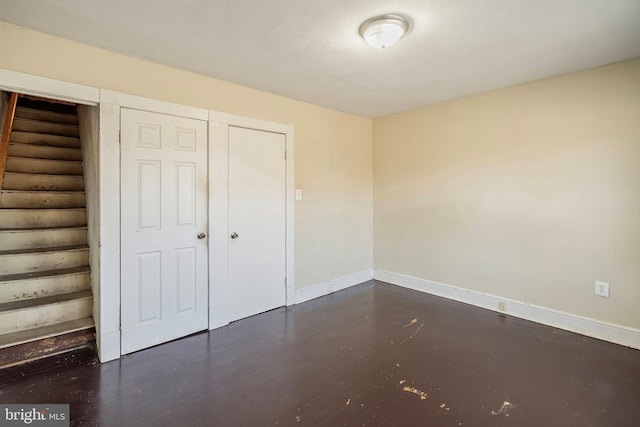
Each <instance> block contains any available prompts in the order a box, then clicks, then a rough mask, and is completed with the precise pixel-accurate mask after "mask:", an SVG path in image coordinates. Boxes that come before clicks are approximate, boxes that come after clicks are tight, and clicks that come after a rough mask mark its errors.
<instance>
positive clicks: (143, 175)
mask: <svg viewBox="0 0 640 427" xmlns="http://www.w3.org/2000/svg"><path fill="white" fill-rule="evenodd" d="M120 126H121V137H120V138H121V153H122V158H121V185H122V188H121V328H122V334H121V346H122V347H121V353H122V354H127V353H131V352H133V351H136V350H140V349H142V348H146V347H150V346H153V345H156V344H160V343H163V342H167V341H170V340H173V339H176V338H180V337H183V336H185V335H188V334H191V333H194V332H198V331H201V330H205V329H207V326H208V269H207V239H206V235H205V234H204V233H207V122H205V121H200V120H194V119H188V118H183V117H175V116H170V115H165V114H159V113H150V112H145V111H138V110H130V109H125V108H123V109H121V123H120Z"/></svg>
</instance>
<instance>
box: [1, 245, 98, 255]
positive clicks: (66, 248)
mask: <svg viewBox="0 0 640 427" xmlns="http://www.w3.org/2000/svg"><path fill="white" fill-rule="evenodd" d="M78 249H89V246H88V245H71V246H52V247H50V248H33V249H17V250H9V251H0V255H24V254H33V253H45V252H62V251H73V250H78Z"/></svg>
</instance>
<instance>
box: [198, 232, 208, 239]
mask: <svg viewBox="0 0 640 427" xmlns="http://www.w3.org/2000/svg"><path fill="white" fill-rule="evenodd" d="M205 237H207V235H206V234H204V233H198V239H200V240H202V239H204V238H205Z"/></svg>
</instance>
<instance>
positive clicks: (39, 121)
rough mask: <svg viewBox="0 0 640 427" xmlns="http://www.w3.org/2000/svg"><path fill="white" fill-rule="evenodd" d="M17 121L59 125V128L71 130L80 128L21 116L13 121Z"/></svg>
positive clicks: (75, 125)
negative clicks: (65, 127)
mask: <svg viewBox="0 0 640 427" xmlns="http://www.w3.org/2000/svg"><path fill="white" fill-rule="evenodd" d="M16 121H21V122H24V123H46V124H53V125H59V126H68V127H70V128H77V127H78V124H77V123H58V122H52V121H51V120H44V119H33V118H30V117H21V116H18V115H17V114H16V115H15V116H14V119H13V122H14V123H15V122H16ZM36 133H37V132H36Z"/></svg>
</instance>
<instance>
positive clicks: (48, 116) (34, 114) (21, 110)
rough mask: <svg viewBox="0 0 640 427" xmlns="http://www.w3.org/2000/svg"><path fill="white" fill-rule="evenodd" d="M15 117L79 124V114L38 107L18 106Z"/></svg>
mask: <svg viewBox="0 0 640 427" xmlns="http://www.w3.org/2000/svg"><path fill="white" fill-rule="evenodd" d="M15 117H20V118H24V119H33V120H42V121H46V122H49V123H58V124H68V125H77V124H78V116H77V115H76V114H70V113H60V112H55V111H48V110H40V109H38V108H29V107H17V108H16V114H15Z"/></svg>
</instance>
